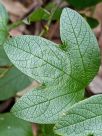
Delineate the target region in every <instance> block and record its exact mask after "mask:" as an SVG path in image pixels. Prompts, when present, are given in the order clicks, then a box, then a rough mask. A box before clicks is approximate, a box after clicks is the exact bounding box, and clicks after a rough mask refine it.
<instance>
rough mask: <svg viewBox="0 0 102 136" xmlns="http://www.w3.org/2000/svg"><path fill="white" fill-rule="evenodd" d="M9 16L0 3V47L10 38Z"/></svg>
mask: <svg viewBox="0 0 102 136" xmlns="http://www.w3.org/2000/svg"><path fill="white" fill-rule="evenodd" d="M7 22H8V14H7V11H6V9H5V8H4V6H3V5H2V4H1V3H0V45H2V44H3V43H4V41H5V39H6V38H7V36H8V30H7Z"/></svg>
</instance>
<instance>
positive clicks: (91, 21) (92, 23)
mask: <svg viewBox="0 0 102 136" xmlns="http://www.w3.org/2000/svg"><path fill="white" fill-rule="evenodd" d="M86 20H87V22H88V24H89V25H90V27H91V28H95V27H97V26H98V25H99V22H98V21H97V20H96V19H95V18H92V17H86Z"/></svg>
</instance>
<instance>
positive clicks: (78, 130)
mask: <svg viewBox="0 0 102 136" xmlns="http://www.w3.org/2000/svg"><path fill="white" fill-rule="evenodd" d="M54 130H55V133H57V134H59V135H63V136H91V135H92V136H101V135H102V95H96V96H93V97H91V98H88V99H86V100H83V101H81V102H79V103H77V104H75V105H74V106H72V107H71V108H70V109H69V110H68V112H66V113H65V116H63V117H62V119H61V120H60V121H59V122H58V123H57V124H56V125H55V128H54Z"/></svg>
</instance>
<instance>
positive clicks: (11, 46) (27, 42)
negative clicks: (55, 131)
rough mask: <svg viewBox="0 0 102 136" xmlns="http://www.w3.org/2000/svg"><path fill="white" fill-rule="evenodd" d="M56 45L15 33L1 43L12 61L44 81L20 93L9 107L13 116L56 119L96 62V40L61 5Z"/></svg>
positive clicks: (80, 89) (92, 73)
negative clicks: (14, 102)
mask: <svg viewBox="0 0 102 136" xmlns="http://www.w3.org/2000/svg"><path fill="white" fill-rule="evenodd" d="M60 33H61V40H62V44H61V45H60V46H59V45H57V44H55V43H53V42H51V41H49V40H46V39H44V38H41V37H38V36H28V35H26V36H17V37H14V38H12V39H9V40H8V41H7V42H6V43H5V47H4V48H5V51H6V53H7V55H8V57H9V58H10V60H11V61H12V63H13V64H14V65H15V66H16V67H17V68H18V69H20V70H21V71H22V72H24V73H25V74H27V75H28V76H30V77H32V78H34V79H35V80H37V81H39V82H41V83H42V84H45V87H44V88H39V89H37V90H33V91H32V92H30V93H27V94H26V95H25V96H23V97H22V98H21V99H20V100H19V101H18V102H17V103H16V104H15V106H14V108H13V109H12V112H13V114H15V115H16V116H17V117H19V118H22V119H25V120H28V121H31V122H36V123H49V124H50V123H51V124H52V123H56V121H58V120H59V119H60V117H61V116H62V115H63V114H64V112H65V111H67V110H68V109H69V108H70V107H71V106H72V105H73V104H74V103H76V102H78V101H80V100H82V99H83V98H84V96H83V94H84V91H83V90H84V88H85V87H86V86H87V85H88V84H89V83H90V81H91V80H92V79H93V78H94V76H95V75H96V73H97V72H98V69H99V65H100V58H99V48H98V44H97V40H96V38H95V36H94V34H93V33H92V31H91V29H90V27H89V25H88V24H87V22H86V21H85V20H84V19H83V18H82V17H81V16H80V15H79V14H78V13H77V12H75V11H73V10H71V9H68V8H65V9H64V10H63V12H62V15H61V21H60Z"/></svg>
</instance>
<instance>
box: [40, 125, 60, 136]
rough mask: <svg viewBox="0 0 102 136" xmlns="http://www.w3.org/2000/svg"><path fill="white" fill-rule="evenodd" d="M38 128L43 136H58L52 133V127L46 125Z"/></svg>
mask: <svg viewBox="0 0 102 136" xmlns="http://www.w3.org/2000/svg"><path fill="white" fill-rule="evenodd" d="M40 127H41V132H42V135H43V136H58V135H56V134H54V132H53V127H54V125H48V124H47V125H40Z"/></svg>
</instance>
